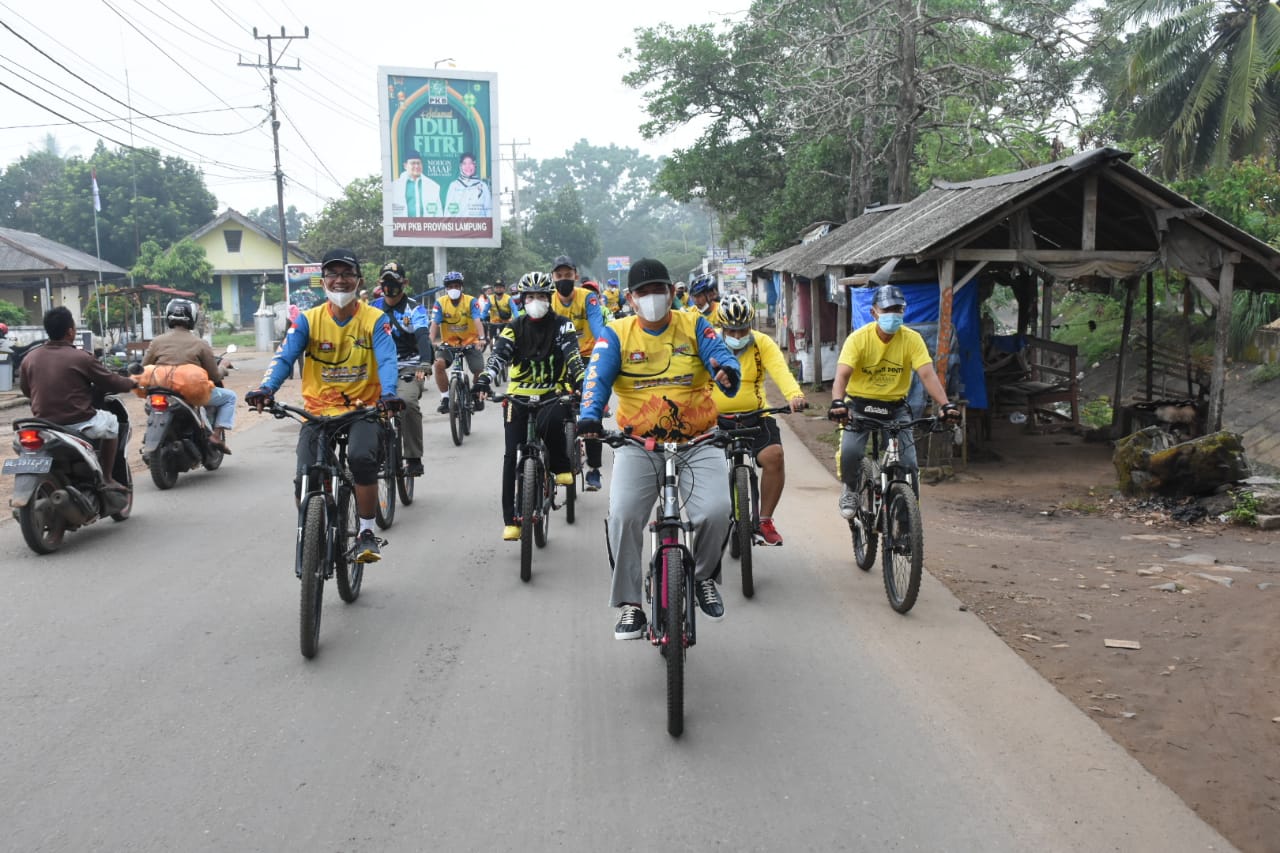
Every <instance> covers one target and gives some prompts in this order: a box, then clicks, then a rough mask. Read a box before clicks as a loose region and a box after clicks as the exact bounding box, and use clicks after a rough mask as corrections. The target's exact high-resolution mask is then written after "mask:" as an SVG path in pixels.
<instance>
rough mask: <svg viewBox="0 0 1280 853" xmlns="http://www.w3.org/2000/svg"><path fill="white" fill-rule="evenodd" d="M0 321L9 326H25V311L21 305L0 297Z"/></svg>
mask: <svg viewBox="0 0 1280 853" xmlns="http://www.w3.org/2000/svg"><path fill="white" fill-rule="evenodd" d="M0 323H4V324H6V325H9V326H25V325H26V324H27V312H26V309H24V308H23V307H22V306H21V305H14V304H13V303H12V302H9V301H8V300H5V299H0Z"/></svg>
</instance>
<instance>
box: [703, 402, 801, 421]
mask: <svg viewBox="0 0 1280 853" xmlns="http://www.w3.org/2000/svg"><path fill="white" fill-rule="evenodd" d="M805 408H808V406H807V405H806V407H805ZM791 413H792V411H791V404H790V403H783V404H782V405H781V406H769V407H767V408H764V409H754V410H752V411H750V412H722V413H720V414H719V415H718V416H717V417H721V418H726V419H728V420H734V421H741V420H746V419H747V418H753V417H755V416H757V415H789V414H791Z"/></svg>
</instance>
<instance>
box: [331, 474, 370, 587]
mask: <svg viewBox="0 0 1280 853" xmlns="http://www.w3.org/2000/svg"><path fill="white" fill-rule="evenodd" d="M359 529H360V513H359V511H358V510H357V509H356V496H355V492H354V491H352V489H351V487H350V486H348V485H346V484H345V483H344V484H343V485H342V486H340V487H339V488H338V529H337V530H335V531H334V532H333V567H334V577H335V578H336V579H337V581H338V595H339V597H341V598H342V600H343V601H345V602H346V603H347V604H350V603H351V602H353V601H355V600H356V599H357V598H359V597H360V584H361V583H362V582H363V581H364V563H358V562H356V561H355V560H349V559H347V555H348V554H350V553H351V549H352V548H353V547H354V546H355V544H356V531H358V530H359Z"/></svg>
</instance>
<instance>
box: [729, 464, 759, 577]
mask: <svg viewBox="0 0 1280 853" xmlns="http://www.w3.org/2000/svg"><path fill="white" fill-rule="evenodd" d="M754 534H755V527H754V525H753V524H752V518H751V478H750V477H749V476H748V473H747V466H745V465H739V466H738V467H736V468H734V469H733V537H732V541H733V542H734V543H735V544H736V545H737V546H738V562H739V563H740V564H741V566H742V594H743V596H745V597H746V598H751V596H753V595H755V594H756V584H755V578H754V576H753V575H752V571H753V566H752V562H751V557H752V554H751V543H752V539H753V538H754Z"/></svg>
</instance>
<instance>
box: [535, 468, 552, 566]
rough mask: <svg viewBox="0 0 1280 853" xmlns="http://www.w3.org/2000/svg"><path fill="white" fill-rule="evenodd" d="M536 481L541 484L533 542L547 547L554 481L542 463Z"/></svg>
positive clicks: (541, 546) (540, 546)
mask: <svg viewBox="0 0 1280 853" xmlns="http://www.w3.org/2000/svg"><path fill="white" fill-rule="evenodd" d="M538 482H539V483H540V484H541V485H542V489H541V490H540V491H539V493H538V496H539V497H540V498H541V500H539V501H538V516H537V519H536V522H535V523H534V525H533V544H534V545H537V546H538V547H539V548H545V547H547V535H548V534H549V533H550V531H551V507H552V506H553V503H552V499H553V498H554V497H555V488H556V481H555V480H553V479H552V477H551V472H550V470H549V469H548V468H547V467H546V466H545V465H543V464H539V465H538Z"/></svg>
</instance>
